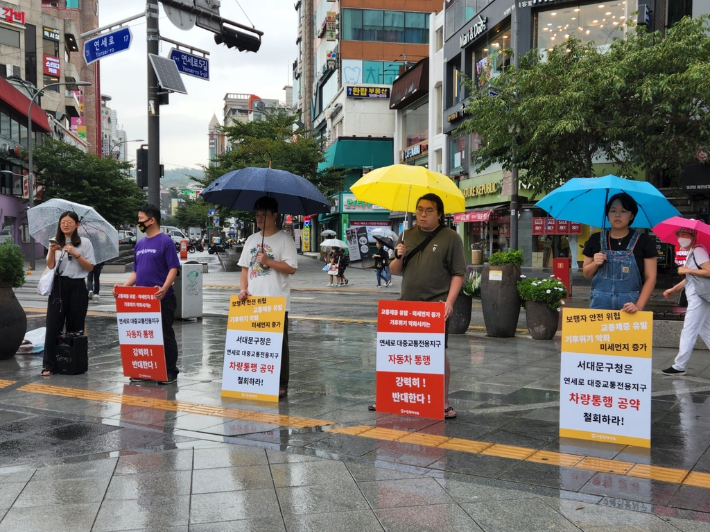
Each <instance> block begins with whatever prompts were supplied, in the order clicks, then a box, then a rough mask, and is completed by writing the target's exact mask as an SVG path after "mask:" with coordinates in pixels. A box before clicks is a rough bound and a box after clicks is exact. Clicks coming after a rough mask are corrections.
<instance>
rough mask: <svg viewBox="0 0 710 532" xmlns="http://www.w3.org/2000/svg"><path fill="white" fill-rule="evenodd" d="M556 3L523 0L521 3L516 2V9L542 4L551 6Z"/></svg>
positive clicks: (544, 0)
mask: <svg viewBox="0 0 710 532" xmlns="http://www.w3.org/2000/svg"><path fill="white" fill-rule="evenodd" d="M556 1H557V0H524V1H522V2H518V7H533V6H537V5H542V4H551V3H553V2H556Z"/></svg>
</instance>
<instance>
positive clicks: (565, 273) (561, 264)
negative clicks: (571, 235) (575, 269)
mask: <svg viewBox="0 0 710 532" xmlns="http://www.w3.org/2000/svg"><path fill="white" fill-rule="evenodd" d="M571 264H572V262H571V260H570V259H569V258H566V257H557V258H556V259H552V273H553V274H554V275H555V277H559V278H560V281H562V284H563V285H565V288H566V289H567V297H571V296H572V280H571V276H570V265H571Z"/></svg>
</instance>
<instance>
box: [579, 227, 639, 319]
mask: <svg viewBox="0 0 710 532" xmlns="http://www.w3.org/2000/svg"><path fill="white" fill-rule="evenodd" d="M640 236H641V234H640V233H639V232H638V231H634V234H633V235H632V237H631V239H630V240H629V244H628V245H627V246H626V249H624V250H621V251H613V250H610V249H609V245H608V240H609V232H608V231H606V230H605V231H602V233H601V234H600V238H601V251H602V253H604V254H605V255H606V261H605V262H604V264H602V265H601V266H600V267H599V269H598V270H597V273H596V274H595V275H594V278H593V279H592V291H591V297H590V303H589V306H590V308H593V309H606V310H621V308H622V307H623V306H624V304H626V303H636V301H638V298H639V296H640V294H641V288H642V286H643V281H642V279H641V273H640V272H639V269H638V265H637V264H636V258H635V257H634V248H635V247H636V244H638V241H639V238H640Z"/></svg>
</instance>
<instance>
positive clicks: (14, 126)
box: [10, 119, 20, 144]
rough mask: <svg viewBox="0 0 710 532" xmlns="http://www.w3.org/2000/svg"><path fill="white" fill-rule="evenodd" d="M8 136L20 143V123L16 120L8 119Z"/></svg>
mask: <svg viewBox="0 0 710 532" xmlns="http://www.w3.org/2000/svg"><path fill="white" fill-rule="evenodd" d="M10 138H11V139H12V140H14V141H15V142H17V143H18V144H19V143H20V123H19V122H18V121H17V120H14V119H13V120H10Z"/></svg>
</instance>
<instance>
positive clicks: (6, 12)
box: [0, 7, 25, 26]
mask: <svg viewBox="0 0 710 532" xmlns="http://www.w3.org/2000/svg"><path fill="white" fill-rule="evenodd" d="M0 18H1V19H4V20H5V22H9V23H10V24H15V23H17V24H22V25H23V26H24V25H25V12H24V11H16V10H14V9H12V8H11V7H0Z"/></svg>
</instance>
